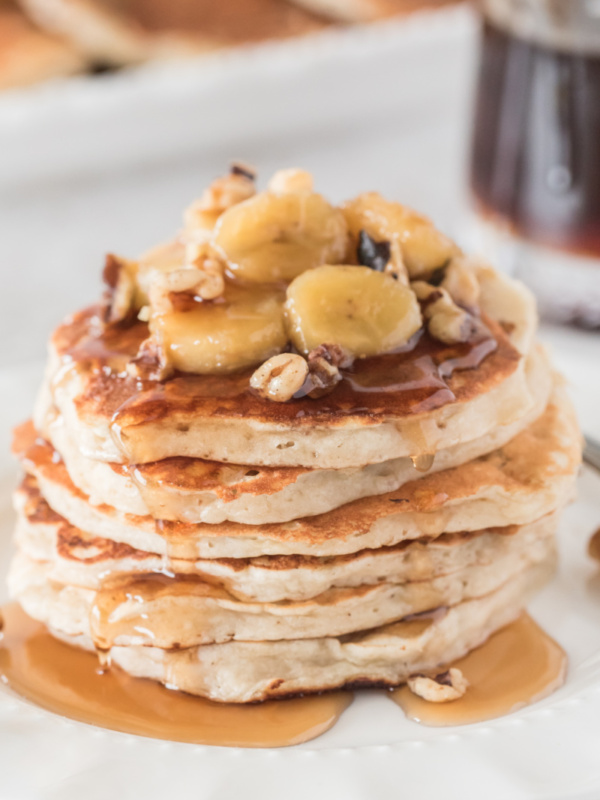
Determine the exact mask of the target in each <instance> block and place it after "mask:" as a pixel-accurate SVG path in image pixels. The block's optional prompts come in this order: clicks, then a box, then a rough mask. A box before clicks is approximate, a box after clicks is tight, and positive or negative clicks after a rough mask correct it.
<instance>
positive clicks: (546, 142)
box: [471, 19, 600, 282]
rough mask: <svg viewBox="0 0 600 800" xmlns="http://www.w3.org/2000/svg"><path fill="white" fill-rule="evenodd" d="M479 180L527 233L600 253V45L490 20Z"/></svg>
mask: <svg viewBox="0 0 600 800" xmlns="http://www.w3.org/2000/svg"><path fill="white" fill-rule="evenodd" d="M471 187H472V190H473V193H474V195H475V200H476V203H477V205H478V206H479V209H480V211H481V212H482V213H483V215H484V216H488V215H489V216H492V217H496V218H498V217H499V218H500V219H501V220H502V221H503V222H504V223H506V224H507V225H509V226H510V228H511V229H512V230H513V231H514V232H515V233H516V234H517V235H519V236H521V237H523V238H524V239H528V240H530V241H534V242H537V243H539V244H543V245H547V246H550V247H555V248H560V249H563V250H567V251H569V252H571V253H577V254H580V255H586V256H595V257H600V42H599V45H598V52H577V51H575V50H572V51H569V50H568V49H565V48H561V49H559V48H558V47H553V46H552V45H544V44H540V43H537V42H534V41H528V40H526V39H525V38H520V37H519V36H518V35H516V34H515V33H513V32H509V31H508V30H503V29H501V28H500V27H498V26H496V25H495V24H494V23H493V22H492V21H490V20H489V19H486V20H485V21H484V23H483V40H482V49H481V61H480V71H479V80H478V89H477V101H476V107H475V127H474V141H473V148H472V160H471ZM598 281H599V282H600V264H599V265H598Z"/></svg>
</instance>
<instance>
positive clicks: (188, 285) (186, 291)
mask: <svg viewBox="0 0 600 800" xmlns="http://www.w3.org/2000/svg"><path fill="white" fill-rule="evenodd" d="M201 264H202V267H201V268H199V267H193V266H189V267H183V268H182V269H174V270H171V271H170V272H161V273H157V274H156V275H154V276H153V280H152V283H151V284H150V287H149V289H148V297H149V298H150V306H151V309H152V311H153V312H154V313H157V314H168V313H169V312H171V311H174V310H175V309H176V303H175V302H174V301H176V299H177V296H178V295H188V297H189V299H190V300H192V299H194V298H199V299H200V300H215V299H216V298H217V297H221V295H222V294H223V292H224V290H225V278H224V275H223V267H222V265H221V263H220V262H219V261H217V260H216V259H210V258H209V259H205V260H204V261H202V262H201ZM181 299H184V298H181Z"/></svg>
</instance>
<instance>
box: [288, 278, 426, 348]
mask: <svg viewBox="0 0 600 800" xmlns="http://www.w3.org/2000/svg"><path fill="white" fill-rule="evenodd" d="M285 317H286V326H287V330H288V335H289V337H290V339H291V340H292V342H293V344H294V346H295V347H296V349H297V350H299V351H300V352H302V353H305V354H306V353H309V352H310V351H311V350H313V349H314V348H315V347H318V346H319V345H320V344H339V345H341V346H342V347H345V348H346V349H347V350H349V351H350V352H351V353H353V354H354V355H355V356H358V357H364V356H374V355H378V354H379V353H387V352H390V351H392V350H395V349H396V348H398V347H401V346H402V345H404V344H406V342H407V341H408V340H409V339H410V337H411V336H412V335H413V334H414V333H415V332H416V331H417V330H419V328H420V327H421V324H422V320H421V310H420V307H419V303H418V302H417V298H416V296H415V294H414V292H412V291H411V290H410V289H409V288H407V287H406V286H404V285H403V284H402V283H399V282H398V281H396V280H394V278H392V277H391V276H390V275H386V274H385V273H382V272H375V271H374V270H372V269H369V268H368V267H350V266H322V267H317V268H316V269H313V270H310V272H305V273H303V274H302V275H300V276H299V277H298V278H296V279H295V280H294V281H293V282H292V283H291V284H290V286H289V287H288V290H287V301H286V303H285Z"/></svg>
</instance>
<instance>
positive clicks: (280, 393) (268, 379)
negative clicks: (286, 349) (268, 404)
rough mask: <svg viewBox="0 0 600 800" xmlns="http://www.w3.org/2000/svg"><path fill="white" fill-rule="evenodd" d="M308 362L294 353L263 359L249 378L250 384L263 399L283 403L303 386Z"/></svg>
mask: <svg viewBox="0 0 600 800" xmlns="http://www.w3.org/2000/svg"><path fill="white" fill-rule="evenodd" d="M307 375H308V364H307V363H306V361H305V360H304V359H303V358H302V356H299V355H297V354H295V353H280V354H279V355H277V356H273V357H272V358H270V359H269V360H268V361H265V363H264V364H262V365H261V366H260V367H259V368H258V369H257V370H256V371H255V372H254V374H253V375H252V377H251V378H250V386H251V387H252V388H253V389H254V390H255V391H256V392H258V394H259V395H260V396H261V397H264V398H265V400H274V401H275V402H276V403H285V402H286V401H287V400H291V398H292V397H293V396H294V395H295V394H296V392H297V391H298V390H299V389H300V388H301V387H302V386H303V384H304V381H305V380H306V377H307Z"/></svg>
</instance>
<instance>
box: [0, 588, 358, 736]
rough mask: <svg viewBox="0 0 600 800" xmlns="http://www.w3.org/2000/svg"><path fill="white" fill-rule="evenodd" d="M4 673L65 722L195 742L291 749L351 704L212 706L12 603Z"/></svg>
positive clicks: (297, 701)
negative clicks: (109, 663) (71, 639)
mask: <svg viewBox="0 0 600 800" xmlns="http://www.w3.org/2000/svg"><path fill="white" fill-rule="evenodd" d="M2 613H3V617H4V629H3V635H2V641H1V642H0V675H1V676H2V679H3V680H4V682H5V683H7V684H8V685H9V686H10V687H11V689H13V690H14V691H15V692H16V693H17V694H20V695H21V696H22V697H25V698H26V699H27V700H31V701H32V702H33V703H35V704H36V705H38V706H41V707H42V708H45V709H47V710H48V711H53V712H55V713H56V714H60V715H61V716H63V717H69V718H70V719H75V720H78V721H79V722H87V723H89V724H91V725H98V726H100V727H102V728H110V729H111V730H117V731H122V732H124V733H133V734H137V735H139V736H151V737H154V738H156V739H169V740H171V741H178V742H190V743H193V744H211V745H220V746H229V747H285V746H288V745H294V744H300V743H301V742H306V741H308V740H309V739H314V738H316V737H317V736H320V735H321V734H322V733H325V731H327V730H329V728H331V727H332V725H334V724H335V722H336V721H337V720H338V718H339V717H340V716H341V714H342V713H343V712H344V711H345V710H346V708H348V706H349V705H350V703H351V702H352V700H353V695H352V694H351V693H350V692H330V693H327V694H323V695H313V696H310V697H297V698H292V699H290V700H271V701H268V702H266V703H257V704H254V705H233V704H225V703H213V702H211V701H210V700H205V699H203V698H200V697H194V696H192V695H188V694H184V693H183V692H177V691H174V690H170V689H165V688H164V686H162V685H161V684H159V683H156V682H155V681H151V680H146V679H143V678H132V677H130V676H129V675H127V674H126V673H125V672H123V671H122V670H120V669H118V668H111V669H110V670H107V671H105V672H102V671H101V670H100V669H99V664H98V658H97V656H96V655H95V653H88V652H86V651H84V650H80V649H78V648H75V647H71V646H70V645H67V644H63V643H62V642H59V641H57V640H56V639H54V638H53V637H52V636H51V635H50V634H49V633H47V631H46V629H45V627H44V626H43V625H42V624H41V623H40V622H35V621H34V620H32V619H31V618H30V617H28V616H27V615H26V614H25V613H24V612H23V611H22V610H21V608H20V607H19V606H18V605H17V604H16V603H13V604H11V605H8V606H5V607H4V608H3V609H2Z"/></svg>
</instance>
